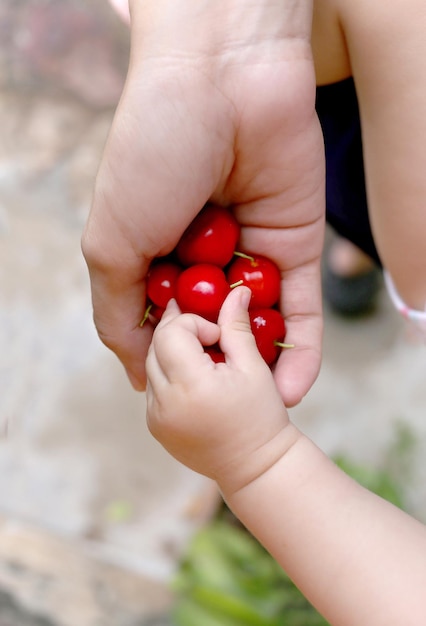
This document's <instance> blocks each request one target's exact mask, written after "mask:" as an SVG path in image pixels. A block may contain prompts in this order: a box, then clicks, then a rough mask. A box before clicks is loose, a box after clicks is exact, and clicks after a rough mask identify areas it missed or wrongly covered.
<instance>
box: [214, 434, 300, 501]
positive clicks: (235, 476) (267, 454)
mask: <svg viewBox="0 0 426 626" xmlns="http://www.w3.org/2000/svg"><path fill="white" fill-rule="evenodd" d="M302 437H303V435H302V433H301V432H300V431H299V430H298V429H297V428H296V427H295V426H294V425H293V424H292V423H291V422H287V424H286V425H284V426H283V427H282V428H281V429H280V430H279V431H278V432H277V434H276V435H275V436H274V437H273V438H271V439H269V440H268V441H267V442H266V443H264V444H263V445H261V446H260V447H258V448H257V449H256V450H254V451H253V452H252V454H250V455H246V456H244V457H243V458H240V459H238V460H236V461H233V462H232V463H231V464H228V465H227V466H226V467H225V468H223V469H222V470H221V476H218V477H215V479H216V482H217V483H218V486H219V489H220V492H221V494H222V496H223V498H224V500H225V501H226V502H228V504H231V503H232V501H234V500H238V499H239V497H240V495H241V494H242V493H243V492H245V491H246V490H248V489H250V487H251V486H253V485H254V484H255V483H257V482H260V481H264V480H265V479H266V480H267V476H268V474H269V473H272V472H273V469H274V467H275V466H276V465H277V464H279V463H280V462H281V461H282V460H283V459H284V458H285V457H286V456H287V455H288V454H289V453H290V451H291V450H292V448H293V447H294V445H295V444H296V443H297V442H298V441H299V440H300V439H301V438H302Z"/></svg>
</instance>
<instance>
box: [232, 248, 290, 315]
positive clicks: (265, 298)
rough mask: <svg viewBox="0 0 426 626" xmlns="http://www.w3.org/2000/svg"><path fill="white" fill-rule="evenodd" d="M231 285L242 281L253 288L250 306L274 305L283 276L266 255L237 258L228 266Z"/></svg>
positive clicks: (254, 307) (264, 306)
mask: <svg viewBox="0 0 426 626" xmlns="http://www.w3.org/2000/svg"><path fill="white" fill-rule="evenodd" d="M227 277H228V282H229V284H230V285H233V284H235V283H240V281H242V282H241V283H240V284H243V285H247V287H250V289H251V294H252V295H251V300H250V308H251V309H257V308H268V307H272V306H274V305H275V304H276V303H277V302H278V300H279V297H280V288H281V276H280V271H279V269H278V267H277V265H276V264H275V263H274V262H273V261H271V260H270V259H268V258H266V257H264V256H260V255H257V256H250V257H248V258H245V257H238V258H236V259H235V260H234V261H233V262H232V263H231V265H230V266H229V268H228V276H227Z"/></svg>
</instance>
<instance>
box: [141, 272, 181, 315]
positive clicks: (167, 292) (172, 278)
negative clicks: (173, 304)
mask: <svg viewBox="0 0 426 626" xmlns="http://www.w3.org/2000/svg"><path fill="white" fill-rule="evenodd" d="M181 272H182V268H181V267H179V265H176V264H175V263H171V262H170V261H159V262H157V263H154V264H153V265H152V266H151V268H150V270H149V272H148V275H147V277H146V294H147V297H148V299H149V300H150V301H151V302H152V303H153V304H155V305H157V307H160V309H165V308H166V306H167V303H168V301H169V300H170V299H171V298H175V297H176V284H177V280H178V277H179V275H180V274H181Z"/></svg>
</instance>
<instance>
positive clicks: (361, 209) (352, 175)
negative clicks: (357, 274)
mask: <svg viewBox="0 0 426 626" xmlns="http://www.w3.org/2000/svg"><path fill="white" fill-rule="evenodd" d="M316 110H317V113H318V117H319V120H320V122H321V126H322V130H323V134H324V142H325V158H326V208H327V213H326V215H327V221H328V222H329V224H330V225H331V226H332V227H333V228H334V229H335V230H336V231H337V232H338V233H339V234H340V235H341V236H343V237H345V238H346V239H349V240H350V241H352V243H354V244H356V245H357V246H358V247H359V248H361V250H363V251H364V252H366V253H367V254H368V255H370V256H371V257H372V258H373V259H374V260H375V261H376V262H377V263H378V264H379V265H381V262H380V259H379V255H378V253H377V250H376V246H375V244H374V240H373V235H372V233H371V228H370V221H369V217H368V206H367V197H366V190H365V178H364V161H363V155H362V139H361V123H360V117H359V109H358V99H357V95H356V90H355V84H354V81H353V79H352V78H348V79H346V80H343V81H341V82H338V83H333V84H330V85H325V86H321V87H317V96H316Z"/></svg>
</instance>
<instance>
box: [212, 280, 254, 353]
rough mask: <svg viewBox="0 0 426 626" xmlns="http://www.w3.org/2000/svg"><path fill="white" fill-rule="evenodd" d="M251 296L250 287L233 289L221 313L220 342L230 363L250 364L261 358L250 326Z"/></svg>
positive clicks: (219, 320)
mask: <svg viewBox="0 0 426 626" xmlns="http://www.w3.org/2000/svg"><path fill="white" fill-rule="evenodd" d="M250 298H251V291H250V289H249V288H248V287H235V288H234V289H231V292H230V293H229V295H228V296H227V298H226V300H225V302H224V303H223V305H222V308H221V311H220V314H219V319H218V322H217V323H218V326H219V328H220V340H219V343H220V347H221V350H222V352H223V353H224V354H225V357H226V362H227V363H230V364H232V363H234V364H236V365H244V364H245V365H248V364H251V363H253V361H255V360H256V359H260V358H261V357H260V354H259V352H258V349H257V346H256V341H255V339H254V336H253V333H252V331H251V326H250V318H249V314H248V306H249V302H250Z"/></svg>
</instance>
